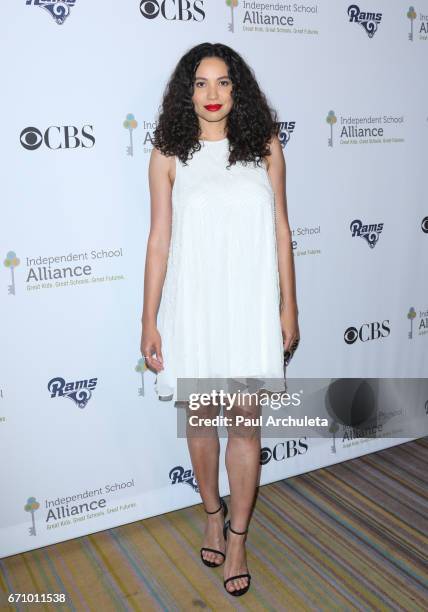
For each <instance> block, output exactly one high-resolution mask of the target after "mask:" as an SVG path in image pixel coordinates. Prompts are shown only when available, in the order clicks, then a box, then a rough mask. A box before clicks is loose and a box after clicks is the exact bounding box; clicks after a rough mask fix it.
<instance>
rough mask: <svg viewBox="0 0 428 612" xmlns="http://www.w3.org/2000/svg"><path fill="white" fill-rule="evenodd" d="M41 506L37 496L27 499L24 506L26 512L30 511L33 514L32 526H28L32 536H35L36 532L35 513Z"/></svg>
mask: <svg viewBox="0 0 428 612" xmlns="http://www.w3.org/2000/svg"><path fill="white" fill-rule="evenodd" d="M39 508H40V504H39V502H38V501H37V500H36V498H35V497H29V498H28V499H27V503H26V504H25V506H24V510H25V512H29V513H30V515H31V527H29V528H28V531H29V533H30V536H35V535H37V534H36V521H35V519H34V513H35V511H36V510H38V509H39Z"/></svg>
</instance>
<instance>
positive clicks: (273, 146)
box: [264, 134, 284, 169]
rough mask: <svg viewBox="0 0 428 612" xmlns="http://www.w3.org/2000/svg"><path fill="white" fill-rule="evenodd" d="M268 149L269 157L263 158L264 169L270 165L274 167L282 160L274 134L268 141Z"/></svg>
mask: <svg viewBox="0 0 428 612" xmlns="http://www.w3.org/2000/svg"><path fill="white" fill-rule="evenodd" d="M267 144H268V147H269V150H270V155H266V157H265V158H264V160H265V162H266V167H267V169H269V166H270V165H276V164H277V163H278V162H279V163H282V162H283V160H284V154H283V152H282V145H281V142H280V140H279V138H278V136H277V135H276V134H274V135H273V136H272V137H271V138H270V140H269V141H268V143H267Z"/></svg>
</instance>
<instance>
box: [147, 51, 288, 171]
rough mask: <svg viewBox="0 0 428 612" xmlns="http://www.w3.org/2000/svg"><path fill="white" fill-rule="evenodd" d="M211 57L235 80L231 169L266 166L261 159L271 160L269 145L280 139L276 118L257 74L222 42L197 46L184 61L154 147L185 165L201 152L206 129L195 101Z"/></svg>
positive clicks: (229, 128)
mask: <svg viewBox="0 0 428 612" xmlns="http://www.w3.org/2000/svg"><path fill="white" fill-rule="evenodd" d="M206 57H218V58H220V59H222V60H223V61H224V62H225V63H226V65H227V67H228V73H229V78H230V79H231V81H232V98H233V106H232V110H231V111H230V113H229V115H228V116H227V137H228V139H229V165H228V166H227V167H229V166H231V165H232V164H235V163H236V162H237V161H241V162H243V163H244V164H246V163H247V162H255V163H256V164H257V165H261V159H262V158H263V157H264V156H266V155H270V149H269V146H268V142H269V141H270V140H271V138H272V136H274V135H277V134H278V130H279V126H278V122H277V113H276V111H275V110H274V109H271V108H270V107H269V104H268V102H267V99H266V96H265V95H264V93H263V92H262V91H261V90H260V87H259V85H258V83H257V80H256V77H255V76H254V72H253V70H252V69H251V68H250V67H249V66H248V64H247V63H246V62H245V60H244V59H243V58H242V57H241V56H240V55H239V53H237V52H236V51H234V50H233V49H231V48H230V47H228V46H227V45H223V44H221V43H201V44H200V45H196V46H195V47H193V48H192V49H190V50H189V51H187V53H185V54H184V55H183V57H182V58H181V59H180V60H179V62H178V64H177V66H176V67H175V69H174V71H173V73H172V75H171V77H170V79H169V81H168V83H167V86H166V88H165V92H164V95H163V100H162V105H161V106H160V107H159V115H158V119H157V126H156V128H155V130H154V138H153V144H154V146H155V147H156V148H157V149H159V150H160V151H161V152H162V153H163V154H164V155H166V156H171V155H176V156H177V157H178V158H179V159H180V160H181V161H182V162H183V163H184V164H185V165H187V164H186V162H187V160H188V159H191V158H192V157H193V153H195V152H196V151H199V150H200V149H201V144H200V142H199V137H200V135H201V130H200V126H199V121H198V116H197V114H196V112H195V110H194V106H193V101H192V96H193V92H194V81H195V73H196V70H197V68H198V66H199V64H200V62H201V61H202V60H203V59H204V58H206Z"/></svg>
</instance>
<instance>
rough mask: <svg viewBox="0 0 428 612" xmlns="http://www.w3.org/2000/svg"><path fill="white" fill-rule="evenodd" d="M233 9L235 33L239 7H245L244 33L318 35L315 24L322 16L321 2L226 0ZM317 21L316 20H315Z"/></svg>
mask: <svg viewBox="0 0 428 612" xmlns="http://www.w3.org/2000/svg"><path fill="white" fill-rule="evenodd" d="M225 3H226V6H227V7H228V8H230V21H229V22H228V30H229V32H232V33H234V32H235V9H236V8H238V6H239V7H240V8H242V11H241V12H240V18H239V19H238V25H239V26H240V27H241V28H242V31H243V32H264V33H267V34H277V33H281V34H293V35H299V34H300V35H304V36H306V35H309V36H313V35H318V33H319V32H318V29H317V28H316V27H314V25H315V26H316V24H317V22H316V19H317V17H318V4H315V3H312V4H311V5H308V4H306V5H303V4H301V3H297V2H294V3H292V2H290V3H286V4H284V3H282V2H276V3H273V2H271V3H261V2H254V1H253V0H239V1H238V0H225ZM314 22H315V23H314Z"/></svg>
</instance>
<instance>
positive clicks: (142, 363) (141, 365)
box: [135, 357, 149, 397]
mask: <svg viewBox="0 0 428 612" xmlns="http://www.w3.org/2000/svg"><path fill="white" fill-rule="evenodd" d="M148 369H149V368H148V367H147V364H146V360H145V359H144V357H140V359H139V360H138V361H137V365H136V366H135V371H136V372H138V373H139V374H141V387H139V388H138V395H139V397H144V372H147V370H148Z"/></svg>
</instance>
